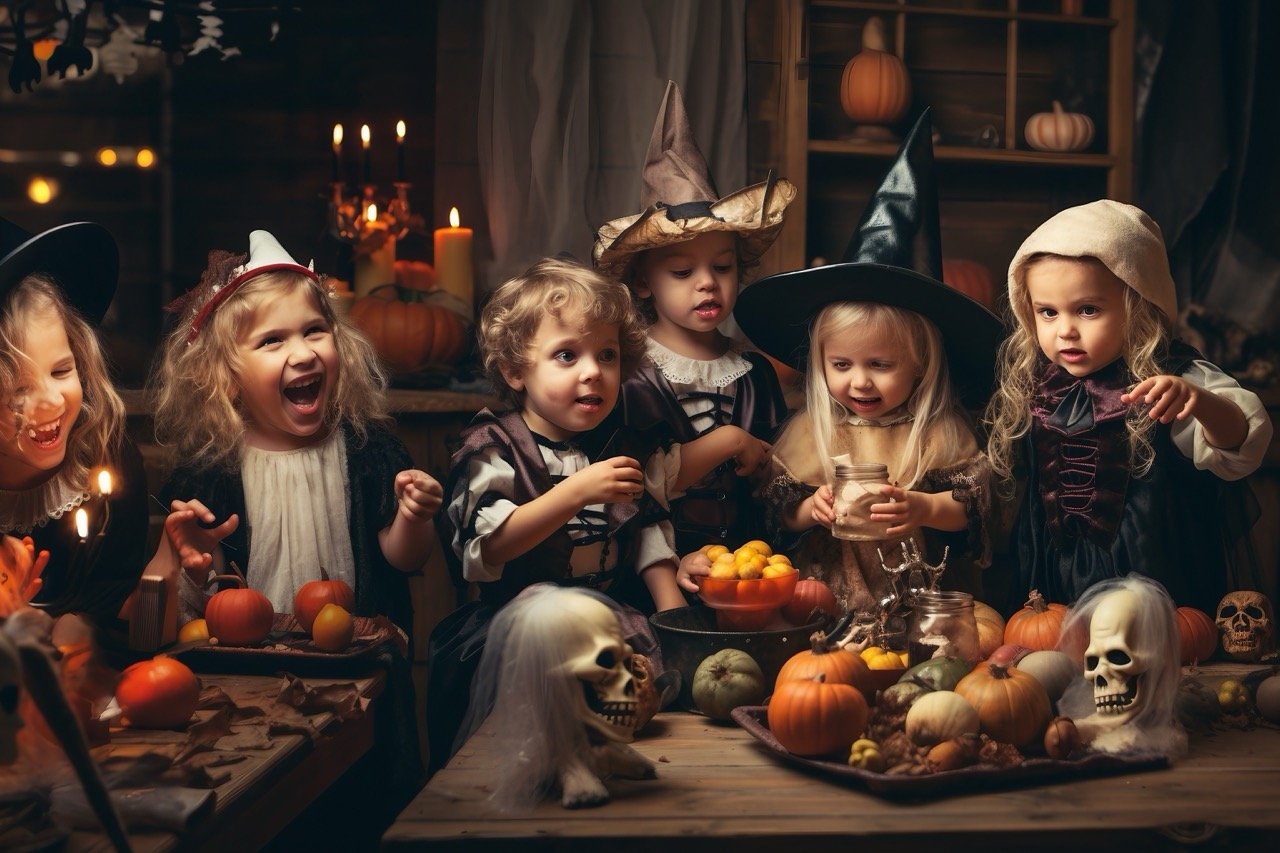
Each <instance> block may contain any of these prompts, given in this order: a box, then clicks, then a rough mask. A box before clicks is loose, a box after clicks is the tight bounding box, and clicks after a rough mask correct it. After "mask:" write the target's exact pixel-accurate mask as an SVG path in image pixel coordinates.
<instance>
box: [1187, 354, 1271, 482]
mask: <svg viewBox="0 0 1280 853" xmlns="http://www.w3.org/2000/svg"><path fill="white" fill-rule="evenodd" d="M1182 378H1183V379H1185V380H1187V381H1188V382H1190V383H1191V384H1193V385H1195V386H1197V387H1199V388H1203V389H1205V390H1206V391H1211V392H1212V393H1214V394H1217V395H1218V396H1219V397H1223V398H1225V399H1227V400H1230V401H1231V402H1233V403H1235V404H1236V405H1237V406H1239V407H1240V411H1242V412H1244V417H1245V421H1246V422H1247V424H1248V433H1247V434H1246V435H1245V439H1244V442H1243V443H1242V444H1241V445H1240V446H1239V447H1238V448H1236V449H1235V450H1223V449H1222V448H1220V447H1214V446H1213V445H1211V444H1209V442H1208V441H1206V440H1205V437H1204V427H1203V426H1201V425H1200V422H1199V421H1197V420H1196V419H1195V418H1187V419H1186V420H1185V421H1175V422H1174V423H1173V426H1172V427H1171V435H1172V437H1173V443H1174V446H1176V447H1177V448H1178V450H1179V451H1180V452H1181V453H1182V455H1183V456H1186V457H1187V458H1188V459H1190V460H1191V461H1192V462H1193V463H1194V464H1195V466H1196V467H1197V468H1199V469H1200V470H1202V471H1205V470H1207V471H1212V472H1213V473H1214V474H1216V475H1218V476H1219V477H1221V478H1222V479H1224V480H1239V479H1241V478H1243V477H1247V476H1248V475H1249V474H1252V473H1253V472H1254V471H1256V470H1257V469H1258V466H1259V465H1261V464H1262V457H1263V456H1264V455H1265V454H1266V452H1267V447H1268V446H1269V445H1270V444H1271V432H1272V426H1271V419H1270V418H1269V417H1267V410H1266V408H1265V407H1264V406H1263V405H1262V400H1260V399H1258V395H1257V394H1255V393H1253V392H1252V391H1250V390H1248V389H1247V388H1241V387H1240V383H1239V382H1237V381H1236V380H1235V379H1234V378H1232V377H1231V376H1229V375H1228V374H1226V373H1224V372H1223V371H1222V370H1221V369H1220V368H1218V367H1217V366H1216V365H1213V364H1210V363H1209V362H1207V361H1193V362H1192V363H1191V366H1190V367H1189V368H1188V369H1187V370H1186V372H1184V373H1183V374H1182Z"/></svg>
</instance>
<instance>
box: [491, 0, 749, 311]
mask: <svg viewBox="0 0 1280 853" xmlns="http://www.w3.org/2000/svg"><path fill="white" fill-rule="evenodd" d="M745 7H746V3H745V0H725V2H694V1H693V0H642V1H641V2H619V0H486V2H485V6H484V32H483V70H482V73H481V80H480V95H479V98H480V101H479V105H478V106H479V109H478V113H479V119H478V121H479V127H478V141H479V166H480V181H481V189H482V192H483V195H484V202H485V207H486V215H487V217H488V224H489V231H490V235H491V239H492V243H493V261H492V263H491V264H489V265H488V266H487V268H486V269H484V270H483V271H482V281H481V283H480V287H481V291H482V292H485V293H487V292H489V291H491V290H492V289H493V288H494V287H496V286H497V285H498V284H500V283H501V282H502V281H504V280H505V279H507V278H509V277H511V276H513V275H517V274H519V273H520V272H521V271H523V270H524V269H525V268H526V267H528V266H529V264H531V263H532V262H534V261H536V260H537V259H539V258H541V257H544V256H547V255H555V254H558V253H561V252H567V253H569V254H571V255H573V256H574V257H576V258H577V259H579V260H581V261H583V262H586V263H589V262H590V259H591V244H592V242H593V241H594V239H595V231H596V228H597V227H599V226H600V225H601V224H602V223H603V222H605V221H608V220H610V219H615V218H617V217H619V216H625V215H628V214H632V213H638V212H639V210H640V201H639V198H640V170H641V166H642V164H643V162H644V154H645V149H646V148H647V146H648V142H649V135H650V132H651V131H652V128H653V122H654V118H655V117H656V115H657V112H658V107H659V104H660V103H661V100H662V94H663V90H664V89H665V87H666V83H667V80H668V79H671V80H675V81H676V82H677V83H678V84H679V85H680V87H681V89H682V90H683V94H684V98H685V104H686V106H687V108H688V111H689V116H690V120H691V122H692V124H693V130H694V133H695V135H696V136H697V140H698V144H699V147H700V148H701V149H702V152H703V154H704V155H705V156H706V158H707V162H708V163H709V164H710V166H711V170H712V175H713V177H714V179H715V182H716V188H717V190H718V191H719V192H720V194H722V195H723V194H726V193H728V192H731V191H733V190H736V189H739V188H740V187H742V186H744V185H745V183H746V174H747V116H746V47H745V14H746V8H745Z"/></svg>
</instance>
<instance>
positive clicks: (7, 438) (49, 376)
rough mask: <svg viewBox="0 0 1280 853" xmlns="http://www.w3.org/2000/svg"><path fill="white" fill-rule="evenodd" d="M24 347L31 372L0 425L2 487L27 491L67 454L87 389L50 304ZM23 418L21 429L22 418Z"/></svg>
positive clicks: (38, 316)
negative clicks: (68, 441) (84, 387)
mask: <svg viewBox="0 0 1280 853" xmlns="http://www.w3.org/2000/svg"><path fill="white" fill-rule="evenodd" d="M25 338H26V339H25V340H24V341H23V343H22V349H23V351H24V352H25V353H26V354H27V356H28V357H29V358H30V359H31V364H30V365H29V368H28V372H27V373H25V374H24V375H23V379H22V381H21V382H19V384H18V387H17V388H15V389H13V391H12V392H11V393H10V394H9V395H8V400H7V404H8V406H9V412H7V413H6V414H5V415H4V417H3V421H4V423H3V427H0V485H3V486H4V488H7V489H24V488H30V487H32V486H35V485H38V484H40V483H42V482H44V481H45V480H47V479H49V477H51V476H52V475H53V474H54V473H55V472H57V470H58V469H59V468H60V467H61V466H62V462H63V460H64V459H65V458H66V455H67V437H68V436H69V435H70V434H71V429H72V427H73V426H74V424H75V422H76V418H78V417H79V416H80V404H81V402H82V401H83V399H84V391H83V389H82V388H81V387H80V374H79V373H77V372H76V359H75V355H74V354H73V353H72V352H71V343H70V341H68V340H67V330H66V328H65V327H63V325H62V320H61V318H59V317H58V315H57V313H56V312H54V311H53V310H52V309H51V308H47V309H45V310H43V311H40V312H39V313H37V314H36V315H35V316H33V317H32V319H31V322H30V323H29V324H28V326H27V329H26V335H25ZM19 418H21V428H19V424H18V419H19Z"/></svg>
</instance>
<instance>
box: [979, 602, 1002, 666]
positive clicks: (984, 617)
mask: <svg viewBox="0 0 1280 853" xmlns="http://www.w3.org/2000/svg"><path fill="white" fill-rule="evenodd" d="M973 620H974V621H975V622H977V623H978V654H979V655H980V656H981V657H982V659H983V660H986V659H987V658H989V657H991V653H992V652H994V651H995V650H996V649H998V648H1000V647H1001V646H1002V645H1004V617H1003V616H1001V615H1000V611H998V610H996V609H995V608H994V607H992V606H991V605H990V604H986V603H985V602H981V601H974V602H973Z"/></svg>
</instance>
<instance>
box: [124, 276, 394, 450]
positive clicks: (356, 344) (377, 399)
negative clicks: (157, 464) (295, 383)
mask: <svg viewBox="0 0 1280 853" xmlns="http://www.w3.org/2000/svg"><path fill="white" fill-rule="evenodd" d="M244 260H245V256H244V255H233V254H230V253H227V252H212V253H210V255H209V269H207V270H206V272H205V275H204V276H202V278H201V282H200V284H199V285H198V286H197V288H196V290H195V292H194V293H195V295H194V298H192V299H191V300H190V301H191V303H192V304H191V305H189V306H188V308H187V310H186V311H185V312H184V315H183V316H184V322H180V323H179V324H178V325H177V327H176V328H175V329H174V330H173V331H172V332H170V333H169V335H168V336H167V337H166V338H165V341H164V345H163V348H162V350H161V355H160V359H159V360H158V362H157V364H156V367H155V369H154V370H153V371H152V374H151V376H150V377H149V378H148V380H147V395H148V398H149V400H150V402H151V408H152V411H153V412H154V413H155V433H156V440H157V442H158V443H159V444H161V445H162V446H164V447H166V448H168V449H169V450H170V452H171V453H172V454H173V455H174V456H175V458H177V459H181V460H183V462H184V463H186V464H191V465H193V466H195V467H199V468H204V467H227V468H234V467H235V466H237V465H239V464H240V460H241V457H242V454H243V450H244V437H245V422H244V413H243V411H242V409H241V405H240V403H239V397H240V381H239V375H238V374H239V370H240V366H241V365H240V359H239V355H238V352H237V345H238V343H239V341H240V338H241V336H242V335H243V334H244V333H245V332H246V330H248V329H249V328H250V326H251V325H252V323H253V320H254V317H255V315H256V313H257V310H258V307H259V306H260V305H262V304H263V302H264V301H265V300H267V299H272V298H280V297H283V296H288V295H290V294H293V293H296V292H298V291H299V290H302V291H305V292H306V293H307V294H308V296H309V297H310V298H311V301H312V304H314V305H315V306H316V307H317V308H318V309H319V311H320V313H321V315H322V316H323V317H324V320H325V323H326V324H328V326H329V328H330V329H331V330H332V331H333V341H334V348H335V350H336V351H337V354H338V376H337V382H336V383H335V384H334V387H333V391H332V393H331V394H330V396H329V400H328V409H327V411H326V412H325V426H326V428H328V429H332V428H334V427H335V426H336V425H337V424H339V423H340V422H343V421H345V422H347V423H348V424H349V425H350V426H351V428H352V430H353V431H354V432H355V434H356V436H357V439H358V440H360V441H363V439H364V438H365V437H366V435H367V434H368V427H369V424H370V423H372V422H374V421H380V420H385V419H386V418H387V404H386V394H385V392H386V388H387V378H386V374H385V373H384V372H383V369H382V367H381V365H380V364H379V362H378V357H377V354H376V353H375V352H374V349H373V345H372V344H371V343H370V342H369V340H368V338H366V337H365V336H364V335H363V334H362V333H361V332H360V331H359V330H358V329H357V328H356V327H355V326H354V325H353V324H352V323H351V322H350V321H349V320H348V319H347V318H346V317H345V316H339V315H337V314H335V313H334V310H333V305H332V304H331V302H330V299H329V294H328V290H327V288H326V287H325V286H324V285H323V284H322V283H320V282H317V281H315V280H313V279H311V278H309V277H308V276H306V275H303V274H302V273H299V272H295V271H292V270H275V271H271V272H266V273H263V274H262V275H259V276H256V277H254V278H251V279H249V280H248V281H246V282H245V283H244V284H242V285H241V286H240V287H239V288H238V289H237V290H236V292H235V293H234V294H232V295H231V296H230V297H228V298H227V300H226V302H224V303H223V304H222V305H220V306H218V309H217V310H216V311H214V312H213V313H212V314H211V315H210V316H209V318H208V320H207V321H206V322H205V324H204V326H203V327H202V328H201V329H200V332H199V334H198V335H196V337H195V338H194V340H191V341H190V343H188V337H189V335H190V333H191V323H190V320H191V318H192V317H194V316H195V314H196V312H197V311H198V310H199V308H200V306H201V305H203V304H204V303H205V302H206V301H207V300H208V297H209V296H210V295H212V289H213V287H215V286H219V282H225V281H227V278H228V276H229V275H230V273H231V270H233V269H234V268H235V267H237V266H238V265H240V264H242V263H244Z"/></svg>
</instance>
